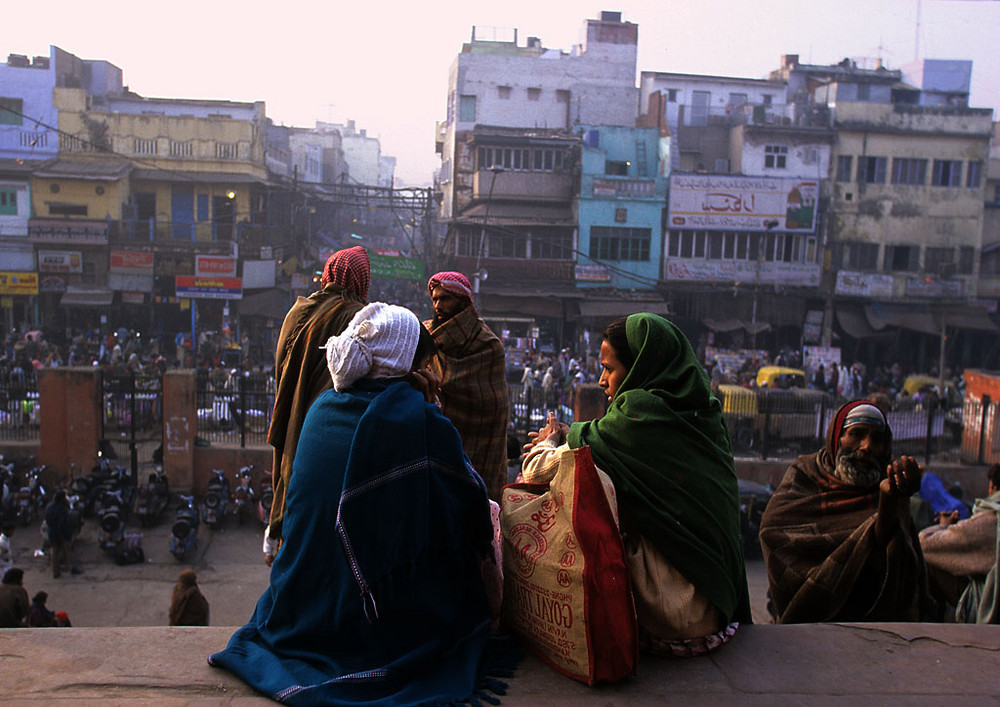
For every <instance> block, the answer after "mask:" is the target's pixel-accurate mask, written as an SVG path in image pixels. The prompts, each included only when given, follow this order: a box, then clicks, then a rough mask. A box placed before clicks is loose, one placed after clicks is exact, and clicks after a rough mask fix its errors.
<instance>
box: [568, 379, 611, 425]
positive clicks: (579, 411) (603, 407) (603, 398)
mask: <svg viewBox="0 0 1000 707" xmlns="http://www.w3.org/2000/svg"><path fill="white" fill-rule="evenodd" d="M607 409H608V396H607V395H605V393H604V390H603V389H601V387H600V386H599V385H596V384H594V383H584V384H583V385H578V386H577V387H576V399H575V400H574V401H573V421H574V422H586V421H588V420H596V419H597V418H599V417H604V413H605V412H607Z"/></svg>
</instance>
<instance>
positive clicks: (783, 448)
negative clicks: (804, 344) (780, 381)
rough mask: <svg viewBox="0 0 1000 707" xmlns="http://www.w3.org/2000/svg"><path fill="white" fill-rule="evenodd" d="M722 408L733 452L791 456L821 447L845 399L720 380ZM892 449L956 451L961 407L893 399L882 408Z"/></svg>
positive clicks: (930, 453)
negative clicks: (890, 403)
mask: <svg viewBox="0 0 1000 707" xmlns="http://www.w3.org/2000/svg"><path fill="white" fill-rule="evenodd" d="M720 388H723V389H724V390H720V391H719V397H720V398H721V400H722V408H723V412H724V414H725V417H726V422H727V424H728V426H729V433H730V437H731V439H732V443H733V453H734V454H736V455H737V456H759V457H761V458H768V457H772V458H774V457H790V456H796V455H799V454H808V453H811V452H815V451H816V450H818V449H820V448H821V447H822V446H823V445H824V444H825V442H826V430H827V428H828V427H829V424H830V422H831V420H832V419H833V416H834V415H835V414H836V412H837V410H838V409H839V408H840V406H841V405H842V404H844V403H845V402H846V401H845V400H842V399H838V398H835V397H834V396H832V395H829V394H827V393H822V392H820V391H815V390H808V389H805V390H801V389H800V390H767V389H763V390H750V389H745V388H739V387H737V386H720ZM886 419H887V420H888V423H889V429H891V430H892V448H893V454H897V455H898V454H909V455H912V456H915V457H918V458H919V457H923V458H924V460H925V461H929V460H930V459H931V458H932V457H936V458H939V459H940V458H949V457H955V458H956V459H957V457H958V455H959V449H960V446H961V441H962V424H963V423H962V421H963V410H962V407H960V406H959V407H947V406H944V407H942V406H941V405H939V404H938V403H937V401H933V402H930V403H921V402H920V401H915V400H913V399H905V400H900V401H898V402H896V403H895V404H893V405H891V406H890V407H889V410H888V412H887V413H886Z"/></svg>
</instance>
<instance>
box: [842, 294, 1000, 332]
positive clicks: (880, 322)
mask: <svg viewBox="0 0 1000 707" xmlns="http://www.w3.org/2000/svg"><path fill="white" fill-rule="evenodd" d="M865 316H866V318H867V320H868V323H869V324H870V325H871V327H872V328H873V329H874V330H876V331H881V330H883V329H885V328H886V327H889V326H893V327H897V328H899V329H907V330H909V331H916V332H920V333H922V334H931V335H934V336H937V335H940V334H941V327H942V325H944V327H945V328H947V329H970V330H973V331H998V330H1000V327H998V326H997V325H996V323H995V322H994V321H993V319H992V318H991V317H990V315H989V313H988V312H987V311H986V310H985V309H983V308H982V307H969V306H963V305H954V306H940V307H931V306H928V305H921V304H888V303H885V302H874V303H872V304H867V305H865ZM848 333H849V332H848Z"/></svg>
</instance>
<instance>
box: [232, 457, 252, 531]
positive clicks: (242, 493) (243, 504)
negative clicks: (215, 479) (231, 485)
mask: <svg viewBox="0 0 1000 707" xmlns="http://www.w3.org/2000/svg"><path fill="white" fill-rule="evenodd" d="M252 470H253V464H250V465H248V466H244V467H242V468H241V469H240V470H239V471H238V472H236V489H235V490H234V491H233V515H235V516H236V519H237V520H238V521H239V523H240V525H243V521H244V520H245V519H246V516H247V515H250V514H253V513H254V512H255V509H256V506H257V495H256V494H255V493H254V490H253V475H252V473H251V472H252Z"/></svg>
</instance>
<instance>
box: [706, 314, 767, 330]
mask: <svg viewBox="0 0 1000 707" xmlns="http://www.w3.org/2000/svg"><path fill="white" fill-rule="evenodd" d="M702 323H703V324H704V325H705V326H706V327H707V328H708V329H709V330H710V331H714V332H722V333H725V332H727V331H736V330H738V329H743V330H744V331H746V333H748V334H763V333H764V332H766V331H771V325H770V323H768V322H763V321H760V320H757V321H756V322H748V321H744V320H743V319H710V318H708V319H704V320H702Z"/></svg>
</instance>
